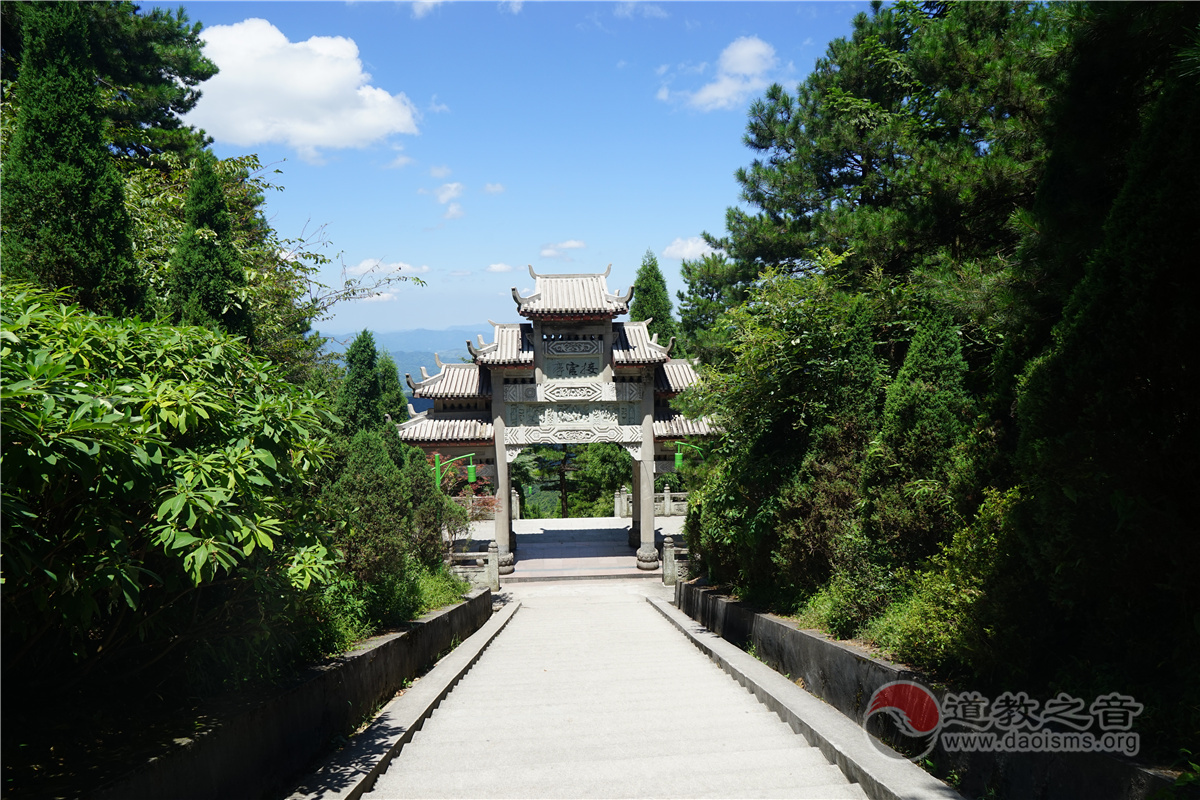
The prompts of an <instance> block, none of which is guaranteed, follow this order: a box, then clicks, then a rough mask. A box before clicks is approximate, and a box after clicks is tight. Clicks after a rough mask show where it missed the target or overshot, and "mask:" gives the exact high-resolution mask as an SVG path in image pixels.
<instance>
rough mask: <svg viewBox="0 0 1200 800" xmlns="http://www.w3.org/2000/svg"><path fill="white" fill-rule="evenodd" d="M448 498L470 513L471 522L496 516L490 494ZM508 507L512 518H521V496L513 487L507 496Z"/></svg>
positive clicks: (494, 505)
mask: <svg viewBox="0 0 1200 800" xmlns="http://www.w3.org/2000/svg"><path fill="white" fill-rule="evenodd" d="M450 499H451V500H453V501H454V502H456V503H458V504H459V505H460V506H462V507H463V508H465V509H466V510H467V513H468V514H470V515H471V521H472V522H476V521H478V520H481V519H495V518H496V498H495V497H492V496H491V495H486V494H481V495H476V496H474V497H452V498H450ZM508 508H509V510H510V511H511V515H510V516H511V518H512V519H520V518H521V496H520V495H519V494H517V492H516V490H515V489H514V490H513V491H512V493H511V494H510V496H509V504H508Z"/></svg>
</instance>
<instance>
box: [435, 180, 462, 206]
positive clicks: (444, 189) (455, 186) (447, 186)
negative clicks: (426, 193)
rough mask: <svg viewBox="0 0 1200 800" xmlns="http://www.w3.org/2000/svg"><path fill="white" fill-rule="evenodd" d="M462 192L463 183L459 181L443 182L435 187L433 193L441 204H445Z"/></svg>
mask: <svg viewBox="0 0 1200 800" xmlns="http://www.w3.org/2000/svg"><path fill="white" fill-rule="evenodd" d="M462 192H463V185H462V184H461V183H443V184H442V185H441V186H439V187H438V188H437V191H436V192H435V194H436V195H437V201H438V202H439V203H441V204H442V205H445V204H446V203H449V202H450V201H451V200H453V199H454V198H456V197H458V196H459V195H461V194H462Z"/></svg>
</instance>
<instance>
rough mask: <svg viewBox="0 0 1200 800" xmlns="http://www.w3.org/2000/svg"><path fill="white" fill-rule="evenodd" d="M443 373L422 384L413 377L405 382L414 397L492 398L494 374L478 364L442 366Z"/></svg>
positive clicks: (406, 378) (407, 378)
mask: <svg viewBox="0 0 1200 800" xmlns="http://www.w3.org/2000/svg"><path fill="white" fill-rule="evenodd" d="M438 363H439V364H440V366H441V368H442V371H441V372H439V373H438V374H437V375H433V376H431V377H429V378H426V379H425V380H423V381H421V382H420V383H414V382H413V380H412V377H411V376H409V375H405V376H404V378H405V380H407V381H408V385H409V386H410V387H411V388H412V390H413V397H425V398H430V399H432V398H436V397H491V396H492V373H491V372H490V371H489V370H487V369H485V368H482V367H480V366H479V365H478V364H441V362H438Z"/></svg>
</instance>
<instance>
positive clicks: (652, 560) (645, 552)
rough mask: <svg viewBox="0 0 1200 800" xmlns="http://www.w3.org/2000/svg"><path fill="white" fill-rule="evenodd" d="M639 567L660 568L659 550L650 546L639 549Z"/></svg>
mask: <svg viewBox="0 0 1200 800" xmlns="http://www.w3.org/2000/svg"><path fill="white" fill-rule="evenodd" d="M637 567H638V569H658V550H657V549H655V548H653V547H649V548H644V549H639V550H638V551H637Z"/></svg>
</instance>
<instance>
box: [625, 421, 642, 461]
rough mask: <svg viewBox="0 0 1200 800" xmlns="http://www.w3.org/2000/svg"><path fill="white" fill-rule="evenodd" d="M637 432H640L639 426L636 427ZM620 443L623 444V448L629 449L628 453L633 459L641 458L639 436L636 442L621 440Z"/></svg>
mask: <svg viewBox="0 0 1200 800" xmlns="http://www.w3.org/2000/svg"><path fill="white" fill-rule="evenodd" d="M638 432H639V433H640V432H641V428H639V429H638ZM622 445H623V446H624V448H625V449H626V450H628V451H629V455H631V456H633V460H634V461H641V460H642V441H641V439H640V438H639V439H638V441H637V442H636V443H634V442H623V443H622Z"/></svg>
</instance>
